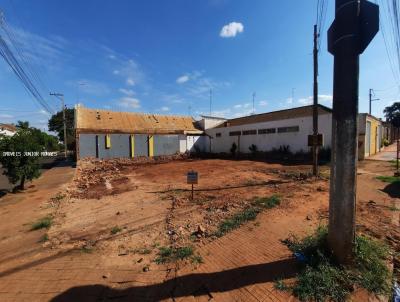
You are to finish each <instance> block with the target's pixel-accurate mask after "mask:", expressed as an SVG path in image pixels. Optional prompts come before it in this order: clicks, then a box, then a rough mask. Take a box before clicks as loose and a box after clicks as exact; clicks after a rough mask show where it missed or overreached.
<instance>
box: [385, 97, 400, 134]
mask: <svg viewBox="0 0 400 302" xmlns="http://www.w3.org/2000/svg"><path fill="white" fill-rule="evenodd" d="M383 113H384V114H385V117H386V120H387V121H388V122H390V123H391V124H392V125H393V127H396V128H399V127H400V102H396V103H393V105H391V106H388V107H386V108H385V109H384V110H383Z"/></svg>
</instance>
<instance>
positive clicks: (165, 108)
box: [160, 106, 170, 112]
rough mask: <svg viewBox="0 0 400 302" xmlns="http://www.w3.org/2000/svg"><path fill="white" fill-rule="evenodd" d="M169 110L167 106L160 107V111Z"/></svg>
mask: <svg viewBox="0 0 400 302" xmlns="http://www.w3.org/2000/svg"><path fill="white" fill-rule="evenodd" d="M169 110H170V109H169V107H167V106H163V107H161V108H160V111H164V112H166V111H169Z"/></svg>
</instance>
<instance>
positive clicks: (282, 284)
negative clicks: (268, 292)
mask: <svg viewBox="0 0 400 302" xmlns="http://www.w3.org/2000/svg"><path fill="white" fill-rule="evenodd" d="M274 287H275V288H276V289H278V290H282V291H284V290H288V289H290V288H289V286H287V285H286V284H285V282H283V280H282V279H279V280H276V281H275V284H274Z"/></svg>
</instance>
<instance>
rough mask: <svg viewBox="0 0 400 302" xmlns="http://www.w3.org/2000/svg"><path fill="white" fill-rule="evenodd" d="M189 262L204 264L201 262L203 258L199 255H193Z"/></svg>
mask: <svg viewBox="0 0 400 302" xmlns="http://www.w3.org/2000/svg"><path fill="white" fill-rule="evenodd" d="M191 261H192V263H193V264H202V263H204V261H203V257H201V256H200V255H193V256H192V258H191Z"/></svg>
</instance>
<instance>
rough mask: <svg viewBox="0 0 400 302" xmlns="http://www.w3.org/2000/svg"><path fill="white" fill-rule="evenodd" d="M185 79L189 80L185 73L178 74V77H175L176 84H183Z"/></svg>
mask: <svg viewBox="0 0 400 302" xmlns="http://www.w3.org/2000/svg"><path fill="white" fill-rule="evenodd" d="M187 81H189V76H188V75H187V74H185V75H183V76H180V77H179V78H177V79H176V82H177V83H178V84H183V83H186V82H187Z"/></svg>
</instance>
